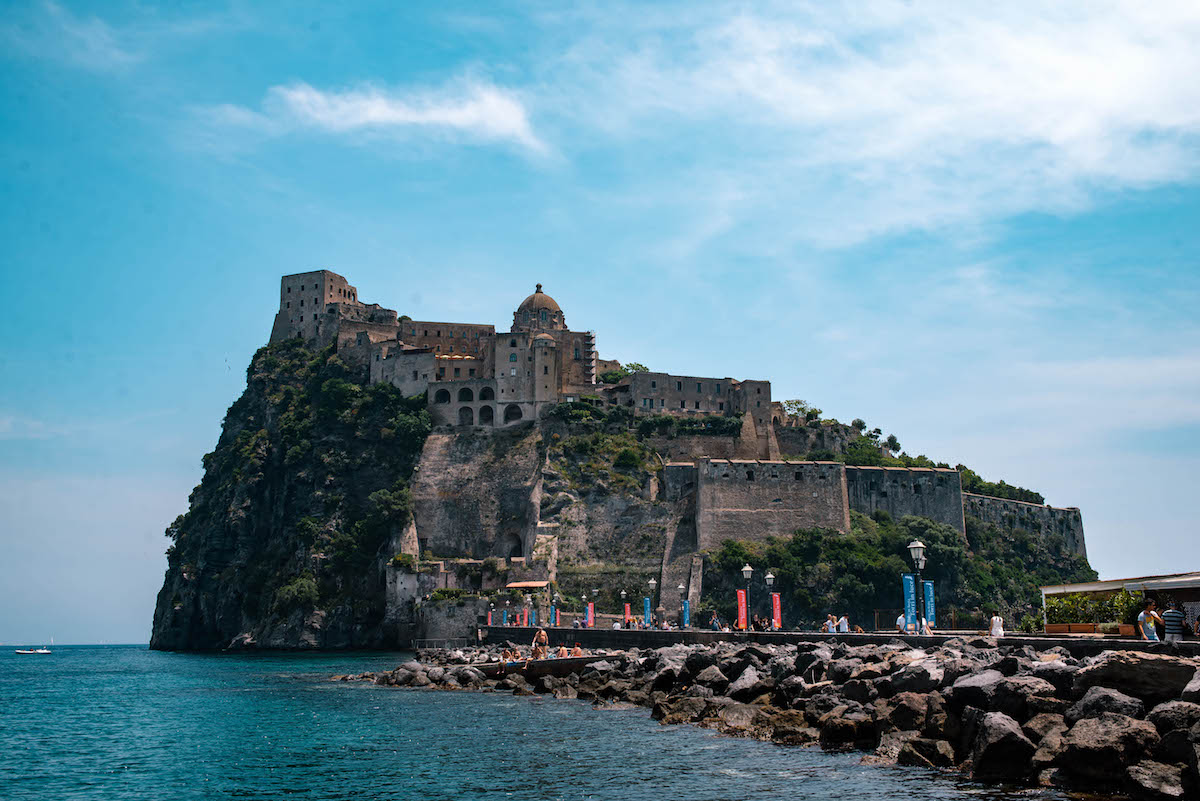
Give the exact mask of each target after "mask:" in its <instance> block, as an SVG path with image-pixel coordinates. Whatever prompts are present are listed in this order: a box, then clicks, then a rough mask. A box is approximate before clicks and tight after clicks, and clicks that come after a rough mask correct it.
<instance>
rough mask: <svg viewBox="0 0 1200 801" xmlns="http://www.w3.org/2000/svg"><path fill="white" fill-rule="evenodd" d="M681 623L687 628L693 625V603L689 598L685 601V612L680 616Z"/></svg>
mask: <svg viewBox="0 0 1200 801" xmlns="http://www.w3.org/2000/svg"><path fill="white" fill-rule="evenodd" d="M679 623H680V625H682V626H683V627H685V628H686V627H688V626H690V625H692V603H691V601H689V600H688V599H687V598H684V599H683V611H682V614H680V616H679Z"/></svg>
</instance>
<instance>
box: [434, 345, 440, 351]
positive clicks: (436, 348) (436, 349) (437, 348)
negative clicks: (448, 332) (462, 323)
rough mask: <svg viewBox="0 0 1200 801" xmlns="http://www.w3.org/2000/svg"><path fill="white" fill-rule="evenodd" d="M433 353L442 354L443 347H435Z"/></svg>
mask: <svg viewBox="0 0 1200 801" xmlns="http://www.w3.org/2000/svg"><path fill="white" fill-rule="evenodd" d="M433 351H434V353H441V352H442V346H441V345H436V346H434V349H433Z"/></svg>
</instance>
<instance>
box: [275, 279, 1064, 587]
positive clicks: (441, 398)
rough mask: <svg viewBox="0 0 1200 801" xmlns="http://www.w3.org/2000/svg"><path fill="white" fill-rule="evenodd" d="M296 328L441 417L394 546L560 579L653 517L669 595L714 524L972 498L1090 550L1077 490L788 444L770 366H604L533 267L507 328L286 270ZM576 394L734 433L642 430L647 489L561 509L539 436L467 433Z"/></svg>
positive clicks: (934, 509)
mask: <svg viewBox="0 0 1200 801" xmlns="http://www.w3.org/2000/svg"><path fill="white" fill-rule="evenodd" d="M296 336H299V337H302V338H304V339H305V340H307V341H310V342H314V343H315V344H317V345H318V346H320V347H324V346H328V345H330V344H332V345H334V347H335V349H336V351H337V353H338V355H339V356H340V357H341V358H342V359H343V360H345V361H347V362H350V363H353V364H357V365H358V366H359V367H361V368H364V369H369V375H370V381H371V382H372V383H380V382H387V383H390V384H392V385H394V386H396V387H397V388H399V389H400V390H401V391H402V392H403V393H404V394H405V395H409V396H412V395H420V394H425V395H426V397H427V402H428V408H429V412H430V414H431V415H432V417H433V420H434V421H435V424H436V425H437V429H435V432H434V434H433V435H431V436H430V438H429V440H428V441H427V443H426V446H425V450H424V451H423V453H422V458H421V464H420V465H419V467H418V472H417V475H416V477H415V478H414V482H413V487H412V491H413V497H414V513H413V517H414V520H413V522H412V524H411V525H410V526H409V528H408V530H407V531H406V532H404V534H403V535H402V536H400V537H399V540H398V542H397V547H398V550H400V551H401V552H405V553H411V554H414V555H419V554H424V553H427V552H430V551H432V552H434V553H436V554H438V555H439V557H451V558H458V559H475V560H479V559H484V558H487V557H499V558H503V559H506V560H509V561H510V563H511V562H513V561H514V560H515V561H516V562H517V563H519V564H520V565H521V566H522V567H523V568H527V569H526V571H525V573H524V575H525V577H528V578H545V579H549V580H556V573H557V563H558V561H559V559H560V558H562V557H564V556H567V555H568V554H570V555H571V559H572V560H573V561H576V562H579V561H587V559H589V558H590V559H593V560H607V558H608V557H607V556H605V553H606V551H607V549H608V548H609V547H611V545H608V544H606V545H604V546H601V545H599V544H597V543H598V542H599V537H600V535H599V534H598V533H597V532H599V531H604V532H608V534H607V535H606V536H608V535H613V536H612V537H610V539H608V540H605V542H606V543H614V542H617V543H619V542H620V541H621V540H620V537H619V536H616V535H614V534H613V533H614V532H617V533H618V534H619V533H620V532H622V531H623V532H625V533H624V535H622V536H626V535H628V534H629V533H630V532H632V531H633V530H634V529H635V528H636V527H637V526H641V527H642V528H643V529H653V530H655V531H660V530H661V531H663V532H665V533H664V534H663V535H662V542H660V543H657V544H656V545H654V548H655V549H661V550H660V551H657V552H659V553H661V556H657V555H656V556H655V557H654V559H653V562H654V567H653V572H654V574H655V575H656V577H657V578H658V580H659V582H660V586H661V588H662V591H661V592H662V594H661V599H660V604H661V605H665V606H666V607H667V608H671V605H672V604H673V603H676V602H677V601H678V600H679V596H680V594H681V593H680V592H679V591H678V587H680V586H681V587H683V591H682V595H684V596H685V597H688V598H690V599H691V600H692V601H693V602H694V603H695V602H698V601H699V597H700V590H701V583H702V575H701V574H702V563H703V559H702V556H701V553H702V552H703V551H705V550H707V549H710V548H713V547H716V546H718V545H719V544H720V543H721V541H722V540H725V539H731V538H735V539H743V540H745V539H762V538H765V537H768V536H788V535H790V534H791V533H792V532H793V531H795V530H796V529H798V528H805V527H818V526H819V527H825V528H831V529H837V530H840V531H848V530H849V528H850V512H851V511H858V512H862V513H864V514H868V515H870V514H873V513H875V512H877V511H886V512H888V513H889V514H891V515H892V516H893V517H894V518H896V519H899V518H901V517H903V516H905V515H910V514H912V515H919V516H922V517H928V518H930V519H933V520H935V521H937V522H940V523H945V524H947V525H949V526H952V527H953V528H954V529H956V530H957V531H959V532H965V529H966V527H965V515H970V516H973V517H977V518H979V519H982V520H985V521H988V522H993V523H997V524H998V525H1001V526H1005V527H1009V528H1015V527H1021V528H1025V529H1027V530H1029V531H1032V532H1038V533H1041V534H1043V535H1049V534H1055V535H1058V536H1061V537H1062V538H1063V540H1064V542H1065V543H1066V547H1067V548H1068V549H1069V550H1070V551H1072V552H1074V553H1077V554H1079V555H1082V556H1085V557H1086V546H1085V542H1084V536H1083V524H1082V519H1081V517H1080V513H1079V510H1078V509H1077V508H1055V507H1050V506H1043V505H1039V504H1030V503H1023V502H1019V501H1011V500H1004V499H999V498H991V497H985V496H979V495H972V494H970V493H965V492H963V491H962V485H961V482H960V478H959V474H958V472H957V471H956V470H950V469H931V468H903V467H853V466H847V465H843V464H841V463H839V462H813V461H804V460H800V459H798V458H794V457H788V456H785V454H787V453H789V452H793V453H807V452H808V450H809V448H807V447H805V448H803V449H801V448H798V447H789V443H793V442H796V441H797V440H796V437H797V436H798V435H799V434H802V433H803V432H800V431H797V430H796V426H797V421H796V420H795V419H793V418H789V417H788V415H787V414H786V413H785V412H784V409H783V407H782V405H781V404H780V403H778V402H774V401H772V399H771V383H770V382H769V381H764V380H737V379H732V378H728V377H724V378H715V377H701V376H680V375H669V374H666V373H653V372H638V373H633V374H631V375H627V376H625V377H624V378H622V379H621V380H620V381H618V382H617V383H615V384H605V383H601V382H600V381H599V375H600V374H601V373H602V372H604V371H606V370H611V369H615V368H619V367H620V364H619V363H618V362H616V361H606V360H603V359H600V358H599V355H598V352H597V349H596V335H595V333H594V332H592V331H572V330H571V329H569V328H568V327H567V322H566V316H565V315H564V313H563V310H562V308H561V307H560V306H559V304H558V303H557V302H555V300H554V299H553V298H551V297H550V296H549V295H548V294H546V293H545V292H543V291H542V286H541V285H540V284H538V285H537V287H536V288H535V290H534V292H533V294H531V295H529V296H528V297H527V298H525V299H524V300H523V301H522V302H521V303H520V305H519V306H518V307H517V309H516V311H515V312H514V313H513V321H512V326H511V328H510V329H509V330H508V331H497V330H496V329H495V327H494V326H492V325H486V324H480V323H453V322H431V321H417V320H412V319H410V318H408V317H407V316H398V315H397V312H395V311H394V310H391V309H386V308H383V307H381V306H379V305H377V304H367V303H363V302H361V301H360V300H359V299H358V290H357V289H356V288H355V287H353V286H352V285H350V284H349V283H348V282H347V281H346V279H345V278H343V277H342V276H340V275H338V274H337V273H334V272H331V271H328V270H318V271H314V272H306V273H298V274H295V275H288V276H284V277H283V279H282V282H281V287H280V303H279V311H278V313H277V314H276V316H275V323H274V326H273V328H272V332H271V341H272V342H277V341H282V340H285V339H289V338H292V337H296ZM585 396H587V397H591V398H595V397H599V398H600V399H601V401H602V403H603V404H604V405H605V406H607V407H614V406H620V407H625V408H628V409H630V410H632V412H633V413H634V415H637V416H644V415H672V416H678V417H692V418H710V417H712V416H718V417H728V418H740V420H741V423H740V429H739V431H740V433H739V434H737V435H736V436H677V437H671V438H669V439H667V438H657V439H656V438H651V439H650V440H648V442H647V444H648V445H649V446H650V448H651V449H652V450H653V452H654V453H656V454H657V455H658V457H659V459H660V460H661V467H662V469H661V471H660V472H658V474H657V477H656V478H652V479H651V485H650V486H648V487H646V488H645V492H644V497H643V498H642V500H641V501H639V503H641V506H639V507H638V508H636V509H634V508H632V507H629V508H625V507H622V508H621V509H612V510H608V511H607V512H605V514H606V515H607V517H604V518H603V519H599V518H598V517H597V513H596V512H595V510H585V511H579V512H577V513H574V514H573V515H572V513H571V512H570V508H571V506H572V504H576V505H578V504H579V502H580V499H578V498H569V497H567V495H568V493H565V492H560V491H559V490H557V489H556V488H555V487H554V486H553V485H554V484H555V483H556V479H555V478H554V477H553V475H552V474H550V473H548V472H547V464H546V461H545V451H544V447H541V446H540V439H539V440H538V442H539V445H538V446H537V447H533V446H530V447H521V446H520V443H518V446H515V447H514V449H513V451H512V452H511V454H509V455H508V456H506V458H505V459H503V460H500V461H498V462H488V461H487V456H486V452H485V450H484V448H483V446H480V445H478V444H475V445H472V444H471V443H478V442H479V441H482V440H486V439H487V438H488V436H489V432H493V434H494V435H496V436H499V435H500V432H501V431H506V432H508V431H510V430H511V433H512V435H513V436H517V437H519V436H520V432H521V431H522V430H523V429H527V428H529V426H528V425H524V424H527V423H529V422H530V421H535V420H538V419H539V418H541V417H542V415H543V413H544V412H545V411H546V410H547V409H549V408H551V407H553V406H555V405H557V404H559V403H562V402H570V401H577V400H579V399H581V398H583V397H585ZM801 424H802V422H801ZM530 436H534V437H536V436H539V435H537V434H536V433H534V434H531V435H530ZM514 441H515V440H514ZM781 443H783V445H782V449H781ZM525 444H526V445H528V443H525ZM548 477H549V479H548ZM560 497H567V500H559V498H560ZM564 505H565V506H566V507H567V511H563V510H562V507H564ZM652 506H653V507H654V508H653V509H651V507H652ZM629 520H635V521H638V522H636V523H631V522H629ZM622 521H624V522H622ZM622 526H624V528H622ZM589 543H591V544H589ZM535 563H536V567H535ZM444 580H449V579H444ZM451 583H452V582H451ZM441 586H450V585H448V584H442V585H441ZM418 589H419V588H418V587H417V586H416V585H413V586H412V587H407V585H405V588H398V589H396V592H397V593H399V595H400V596H406V597H408V598H411V596H412V594H413V593H414V592H417V591H418ZM393 600H394V601H395V602H396V603H398V604H399V603H400V602H402V601H404V600H405V598H404V597H399V596H398V597H397V598H394V599H393Z"/></svg>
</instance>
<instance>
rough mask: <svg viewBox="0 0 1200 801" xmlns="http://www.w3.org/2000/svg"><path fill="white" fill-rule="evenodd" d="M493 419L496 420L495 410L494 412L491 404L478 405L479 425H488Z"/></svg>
mask: <svg viewBox="0 0 1200 801" xmlns="http://www.w3.org/2000/svg"><path fill="white" fill-rule="evenodd" d="M479 394H480V395H482V394H483V393H482V392H481V393H479ZM495 421H496V412H495V410H493V409H492V407H491V406H481V407H479V425H481V426H490V425H491V424H492V423H494V422H495Z"/></svg>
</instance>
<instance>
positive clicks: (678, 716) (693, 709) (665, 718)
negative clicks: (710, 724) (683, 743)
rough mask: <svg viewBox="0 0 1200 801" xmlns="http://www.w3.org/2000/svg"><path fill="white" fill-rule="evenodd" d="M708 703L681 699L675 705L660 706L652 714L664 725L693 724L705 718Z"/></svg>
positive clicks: (693, 699) (694, 699) (698, 699)
mask: <svg viewBox="0 0 1200 801" xmlns="http://www.w3.org/2000/svg"><path fill="white" fill-rule="evenodd" d="M707 709H708V702H707V701H705V700H704V699H703V698H680V699H678V700H676V701H675V702H673V703H666V704H658V705H656V706H655V707H654V710H653V711H652V712H651V713H650V715H651V717H656V718H658V719H659V720H660V721H662V723H663V724H664V725H671V724H674V723H691V722H692V721H695V720H700V718H702V717H704V713H705V711H706V710H707Z"/></svg>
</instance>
